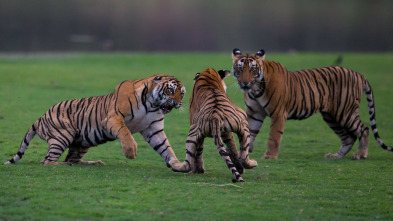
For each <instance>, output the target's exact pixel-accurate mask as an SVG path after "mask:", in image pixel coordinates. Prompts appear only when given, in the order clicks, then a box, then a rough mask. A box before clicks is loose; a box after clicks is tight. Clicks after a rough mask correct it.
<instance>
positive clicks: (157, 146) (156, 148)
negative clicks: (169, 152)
mask: <svg viewBox="0 0 393 221" xmlns="http://www.w3.org/2000/svg"><path fill="white" fill-rule="evenodd" d="M166 140H167V139H166V138H165V139H164V141H163V142H162V143H160V144H157V145H156V146H154V147H153V149H154V150H155V151H157V150H158V149H160V147H162V146H163V145H164V144H165V142H166Z"/></svg>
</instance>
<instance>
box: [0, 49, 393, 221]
mask: <svg viewBox="0 0 393 221" xmlns="http://www.w3.org/2000/svg"><path fill="white" fill-rule="evenodd" d="M343 55H344V60H343V66H345V67H348V68H351V69H354V70H356V71H358V72H360V73H363V74H364V75H365V76H366V77H367V78H368V79H369V81H370V83H371V85H372V86H373V90H374V95H375V100H376V101H375V103H376V117H377V125H378V129H379V132H380V135H381V137H382V139H383V140H384V141H385V143H387V144H390V145H393V136H392V135H393V119H392V109H393V102H392V101H393V93H392V91H391V87H392V86H393V54H390V53H389V54H350V53H344V54H343ZM337 56H338V55H337V54H308V53H300V54H294V55H293V54H292V55H290V54H278V53H276V54H272V55H269V54H268V55H267V59H268V60H275V61H279V62H281V63H282V64H283V65H285V66H286V67H287V68H288V69H289V70H298V69H306V68H314V67H322V66H327V65H331V64H332V63H333V61H334V60H335V59H336V57H337ZM207 67H213V68H216V69H223V68H225V69H230V68H231V56H230V53H226V54H214V53H211V54H198V53H195V54H186V53H184V54H46V55H45V54H43V55H42V54H41V55H36V56H23V55H12V56H7V55H0V162H5V161H7V160H9V159H10V158H11V157H13V156H14V155H15V153H16V152H17V150H18V148H19V144H20V142H21V140H22V138H23V136H24V135H25V133H26V131H27V130H28V128H29V127H30V125H31V124H32V123H33V122H34V121H35V120H36V119H37V118H39V117H40V116H42V114H44V113H45V112H46V111H47V109H48V108H50V107H51V106H52V105H53V104H55V103H57V102H60V101H63V100H68V99H75V98H82V97H88V96H95V95H103V94H107V93H110V92H112V91H113V89H114V87H115V86H116V85H117V84H118V83H120V82H121V81H123V80H126V79H138V78H143V77H146V76H150V75H153V74H158V73H161V74H169V75H174V76H176V77H178V78H179V80H181V81H182V82H183V84H184V85H185V86H186V89H187V90H188V93H186V97H185V99H184V107H185V108H184V110H183V111H179V110H173V111H172V112H171V113H170V114H168V115H167V116H166V119H165V126H166V130H165V131H166V133H167V136H168V137H169V140H170V143H171V145H172V146H173V149H174V151H175V153H176V154H177V157H178V158H179V159H180V160H183V159H184V157H185V140H186V137H187V134H188V129H189V128H188V108H187V106H188V99H189V95H190V92H191V89H192V84H193V78H194V76H195V73H197V72H200V71H202V70H203V69H204V68H207ZM226 83H227V86H228V89H227V92H228V94H229V95H230V97H231V98H232V99H233V100H234V101H235V103H237V104H238V105H239V106H240V107H242V108H243V107H244V105H243V95H242V93H241V92H240V90H239V89H238V87H237V86H236V83H235V81H234V79H233V78H232V77H229V78H228V79H226ZM363 100H364V101H363V102H362V105H361V118H362V119H363V121H364V122H365V123H366V124H367V125H369V120H368V110H367V105H366V102H365V100H366V99H365V96H364V97H363ZM269 122H270V120H266V122H265V124H264V126H263V127H262V132H261V134H260V135H259V136H258V138H257V140H256V144H255V148H254V152H253V153H252V154H251V158H253V159H256V160H257V161H258V163H259V165H258V167H256V168H254V169H252V170H247V171H246V172H245V174H244V175H243V178H244V179H245V181H246V182H245V183H241V184H239V183H236V184H232V183H231V179H232V175H231V173H230V172H229V170H228V169H227V168H226V165H225V163H224V162H223V161H222V159H221V157H220V156H219V154H218V153H217V151H216V148H215V146H214V144H213V141H212V139H207V140H206V142H205V152H204V158H205V169H206V173H205V174H198V175H192V174H182V173H174V172H172V171H171V170H170V169H168V168H167V167H166V166H165V163H164V161H163V160H162V159H161V157H160V156H159V155H158V154H157V153H155V151H153V150H152V148H151V147H149V146H148V144H147V143H146V142H144V141H143V139H142V137H141V136H140V135H139V134H135V135H134V137H135V139H136V141H137V143H138V156H137V158H136V159H135V160H128V159H126V158H125V157H124V156H123V154H122V150H121V146H120V144H119V142H118V141H113V142H109V143H106V144H104V145H101V146H98V147H95V148H91V149H90V151H89V153H88V154H86V156H85V158H84V159H86V160H98V159H100V160H102V161H104V162H105V163H106V164H107V165H105V166H71V167H70V166H42V165H40V164H39V163H40V161H41V160H42V159H43V157H44V156H45V154H46V151H47V144H46V142H44V141H42V140H40V139H39V138H38V137H36V138H35V139H34V140H33V142H32V143H31V145H30V146H29V149H28V150H27V152H26V154H25V156H24V157H23V159H22V160H21V161H20V162H19V163H17V164H15V165H8V166H0V220H160V219H163V220H180V219H181V220H183V219H184V220H186V219H187V220H392V219H393V174H392V170H393V159H392V158H393V153H390V152H387V151H385V150H383V149H382V148H380V147H378V145H377V143H376V141H375V140H374V138H373V137H372V136H371V135H370V146H369V158H368V159H367V160H361V161H353V160H351V159H350V157H351V155H352V154H353V153H354V152H355V150H356V147H354V149H353V150H352V151H351V152H350V153H349V154H348V155H347V156H346V157H345V158H344V159H341V160H330V159H325V158H324V157H323V156H324V154H326V153H328V152H331V153H333V152H336V151H337V150H338V148H339V146H340V140H339V138H338V137H337V136H336V135H335V134H334V133H333V131H331V129H330V128H329V127H328V126H327V125H326V124H325V123H324V122H323V120H322V119H321V117H320V115H316V116H313V117H311V118H309V119H307V120H304V121H288V122H287V124H286V128H285V134H284V136H283V140H282V143H281V149H280V154H279V159H278V160H261V158H260V157H261V156H262V155H263V153H264V152H265V150H266V139H267V136H268V135H267V134H268V130H269ZM355 145H357V144H355ZM63 159H64V156H63V157H62V158H61V159H60V160H63Z"/></svg>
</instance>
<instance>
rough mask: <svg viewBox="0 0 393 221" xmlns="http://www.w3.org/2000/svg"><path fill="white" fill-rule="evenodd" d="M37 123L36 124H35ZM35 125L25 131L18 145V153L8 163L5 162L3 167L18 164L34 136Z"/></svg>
mask: <svg viewBox="0 0 393 221" xmlns="http://www.w3.org/2000/svg"><path fill="white" fill-rule="evenodd" d="M36 123H37V122H36ZM36 123H34V124H33V125H31V127H30V129H29V130H28V131H27V133H26V135H25V137H24V138H23V140H22V143H21V144H20V147H19V151H18V153H16V155H15V156H14V157H13V158H12V159H11V160H9V161H7V162H5V163H4V165H6V164H12V163H16V162H18V161H19V160H20V159H22V157H23V154H25V152H26V149H27V147H28V146H29V144H30V142H31V140H32V139H33V138H34V136H35V135H36V130H37V129H36V126H37V125H36Z"/></svg>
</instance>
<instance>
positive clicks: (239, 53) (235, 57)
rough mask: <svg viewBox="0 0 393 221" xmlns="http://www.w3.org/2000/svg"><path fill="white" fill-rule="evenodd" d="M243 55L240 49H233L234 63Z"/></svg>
mask: <svg viewBox="0 0 393 221" xmlns="http://www.w3.org/2000/svg"><path fill="white" fill-rule="evenodd" d="M241 54H242V52H241V51H240V49H239V48H235V49H233V51H232V59H233V62H235V60H236V59H237V58H238V57H239V55H241Z"/></svg>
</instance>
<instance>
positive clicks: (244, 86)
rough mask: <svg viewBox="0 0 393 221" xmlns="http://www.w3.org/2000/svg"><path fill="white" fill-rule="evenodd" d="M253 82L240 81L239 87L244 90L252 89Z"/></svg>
mask: <svg viewBox="0 0 393 221" xmlns="http://www.w3.org/2000/svg"><path fill="white" fill-rule="evenodd" d="M252 84H253V83H252V82H247V81H239V85H240V87H241V88H242V89H247V90H248V89H251V87H252Z"/></svg>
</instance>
